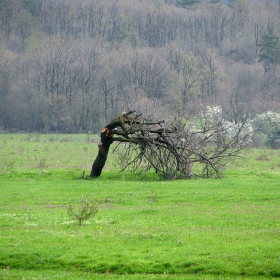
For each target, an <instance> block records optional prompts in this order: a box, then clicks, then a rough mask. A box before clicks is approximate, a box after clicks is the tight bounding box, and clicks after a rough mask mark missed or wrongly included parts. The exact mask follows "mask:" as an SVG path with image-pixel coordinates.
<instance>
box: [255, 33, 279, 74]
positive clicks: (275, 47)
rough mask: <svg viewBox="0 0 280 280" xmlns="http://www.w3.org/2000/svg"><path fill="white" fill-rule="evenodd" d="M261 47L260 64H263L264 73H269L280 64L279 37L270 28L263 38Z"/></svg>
mask: <svg viewBox="0 0 280 280" xmlns="http://www.w3.org/2000/svg"><path fill="white" fill-rule="evenodd" d="M259 46H260V47H261V49H260V55H259V62H262V63H263V67H264V71H265V72H266V73H267V72H268V71H270V70H271V69H275V67H276V65H277V64H279V62H280V50H279V37H278V36H276V35H275V34H274V32H273V29H272V28H268V30H267V34H263V35H262V36H261V43H260V44H259ZM272 67H273V68H272Z"/></svg>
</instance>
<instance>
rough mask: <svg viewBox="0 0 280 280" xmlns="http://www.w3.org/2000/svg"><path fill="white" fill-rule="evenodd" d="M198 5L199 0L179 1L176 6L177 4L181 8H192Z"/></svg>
mask: <svg viewBox="0 0 280 280" xmlns="http://www.w3.org/2000/svg"><path fill="white" fill-rule="evenodd" d="M199 3H201V0H181V1H177V4H179V5H180V6H182V7H183V8H187V7H192V6H194V5H196V4H199Z"/></svg>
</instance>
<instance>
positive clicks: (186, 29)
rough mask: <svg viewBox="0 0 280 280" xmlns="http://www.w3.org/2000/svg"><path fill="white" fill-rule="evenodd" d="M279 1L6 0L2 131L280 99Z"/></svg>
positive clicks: (0, 15) (264, 106)
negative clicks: (131, 112)
mask: <svg viewBox="0 0 280 280" xmlns="http://www.w3.org/2000/svg"><path fill="white" fill-rule="evenodd" d="M279 12H280V9H279V4H278V3H277V1H265V0H264V1H246V0H231V1H219V0H208V1H202V0H201V1H199V0H197V1H190V0H181V1H176V0H166V1H164V0H115V1H112V0H83V1H76V0H0V130H16V131H19V130H21V131H40V132H54V131H55V132H87V131H94V132H97V131H99V130H100V129H101V128H102V127H103V126H104V124H106V123H107V122H108V121H110V120H111V119H112V118H114V117H115V116H117V115H119V114H120V113H121V112H122V111H123V110H128V109H136V110H138V111H141V112H143V113H144V114H145V115H146V116H147V117H149V116H154V115H158V117H159V116H161V115H164V117H165V118H166V116H167V117H168V116H174V115H176V114H182V113H185V114H190V113H194V114H196V113H198V112H200V111H201V109H203V108H205V106H207V105H220V106H222V108H223V111H224V112H226V113H227V114H228V118H229V119H230V120H231V121H234V122H239V121H240V120H242V119H243V118H244V116H249V115H250V116H252V117H253V116H254V115H255V114H257V113H262V112H265V111H268V110H271V111H277V110H279V109H278V108H280V91H279V88H280V87H279V83H280V72H279V71H278V68H279V64H280V51H279V47H280V46H279V36H280V17H279Z"/></svg>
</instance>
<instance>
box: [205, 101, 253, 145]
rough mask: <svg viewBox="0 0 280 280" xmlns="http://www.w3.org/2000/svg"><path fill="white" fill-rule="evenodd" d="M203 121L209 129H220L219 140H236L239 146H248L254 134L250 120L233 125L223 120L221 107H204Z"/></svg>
mask: <svg viewBox="0 0 280 280" xmlns="http://www.w3.org/2000/svg"><path fill="white" fill-rule="evenodd" d="M204 121H205V123H206V124H207V125H208V126H209V127H211V126H212V127H213V128H214V129H217V127H219V128H220V134H219V136H220V139H222V140H223V141H226V140H232V139H235V140H237V139H238V142H239V144H243V145H244V144H245V145H247V144H249V143H250V142H251V141H252V136H253V134H254V130H253V126H252V120H249V119H247V120H246V121H245V122H243V123H233V122H230V121H228V120H225V119H224V118H223V110H222V107H221V106H214V107H210V106H207V107H206V111H205V113H204Z"/></svg>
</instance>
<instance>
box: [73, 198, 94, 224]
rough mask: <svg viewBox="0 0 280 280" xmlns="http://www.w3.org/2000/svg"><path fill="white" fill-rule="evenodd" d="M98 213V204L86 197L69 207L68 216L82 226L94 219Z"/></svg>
mask: <svg viewBox="0 0 280 280" xmlns="http://www.w3.org/2000/svg"><path fill="white" fill-rule="evenodd" d="M97 212H98V209H97V205H96V203H95V202H94V201H93V200H92V199H91V198H88V197H87V196H84V197H83V198H82V199H81V201H80V202H79V203H77V204H75V205H68V208H67V213H68V215H69V216H70V217H71V218H72V219H74V220H77V221H78V223H79V226H82V224H83V222H84V221H86V220H88V219H90V218H92V217H94V216H95V214H96V213H97Z"/></svg>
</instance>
